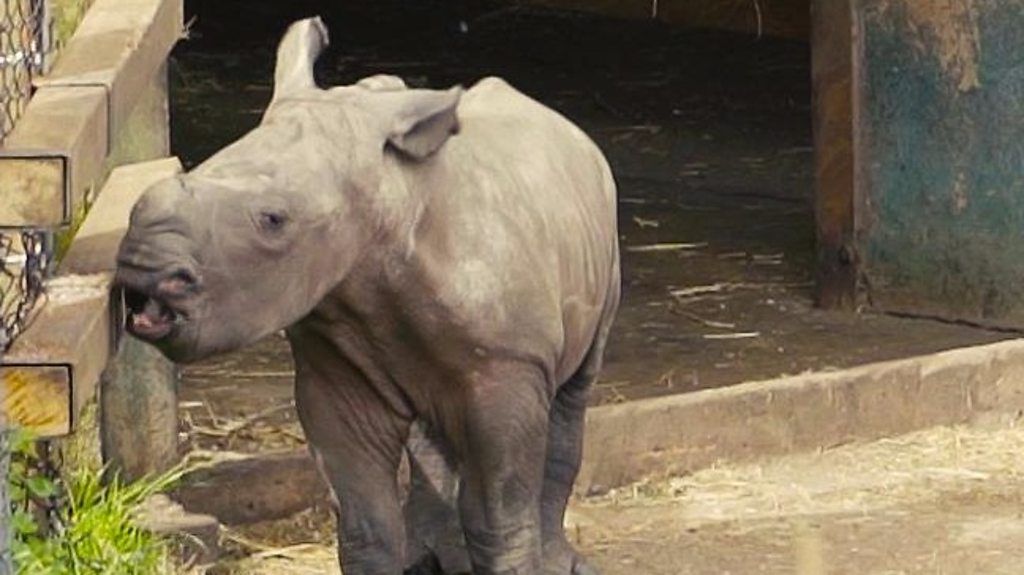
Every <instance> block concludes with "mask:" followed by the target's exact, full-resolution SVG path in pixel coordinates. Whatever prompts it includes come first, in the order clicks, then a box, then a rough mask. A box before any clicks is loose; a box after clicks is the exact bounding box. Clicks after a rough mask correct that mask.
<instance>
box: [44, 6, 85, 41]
mask: <svg viewBox="0 0 1024 575" xmlns="http://www.w3.org/2000/svg"><path fill="white" fill-rule="evenodd" d="M91 3H92V0H50V10H51V11H52V12H51V13H52V14H53V34H54V40H55V41H56V45H57V47H58V48H60V47H61V46H63V45H64V44H65V43H67V41H68V39H70V38H71V35H72V34H74V33H75V29H76V28H78V24H79V23H80V22H81V21H82V18H84V17H85V11H86V10H87V9H88V8H89V4H91Z"/></svg>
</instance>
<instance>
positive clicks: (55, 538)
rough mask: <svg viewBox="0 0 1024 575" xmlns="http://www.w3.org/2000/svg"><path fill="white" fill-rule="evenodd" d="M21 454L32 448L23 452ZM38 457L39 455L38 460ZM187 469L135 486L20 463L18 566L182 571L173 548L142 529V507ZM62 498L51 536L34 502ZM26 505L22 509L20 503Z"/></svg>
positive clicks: (81, 571)
mask: <svg viewBox="0 0 1024 575" xmlns="http://www.w3.org/2000/svg"><path fill="white" fill-rule="evenodd" d="M16 449H21V450H22V451H21V453H22V454H24V453H27V452H28V451H30V450H31V448H26V447H24V442H22V447H20V448H16ZM30 458H31V456H30ZM183 473H184V470H183V469H181V468H178V469H174V470H172V471H169V472H167V473H165V474H163V475H160V476H155V477H151V478H147V479H143V480H140V481H136V482H133V483H125V482H122V481H121V480H120V479H119V478H117V477H111V478H105V477H104V475H103V472H102V471H98V470H95V469H81V470H77V471H73V472H71V474H70V475H69V476H68V477H67V478H66V479H65V480H62V481H53V480H51V479H48V478H45V477H43V476H41V475H39V474H37V473H36V472H35V471H34V470H33V465H32V464H31V463H30V464H28V465H26V464H25V463H21V464H17V463H12V473H11V475H12V499H13V500H14V503H15V506H16V507H17V511H16V512H15V515H14V517H13V521H12V527H13V528H14V533H15V538H14V539H15V540H14V546H13V551H14V564H15V566H16V568H17V572H18V573H19V574H24V575H30V574H31V575H155V574H159V573H171V572H173V571H174V567H173V563H172V561H170V559H169V557H170V556H171V544H170V542H169V541H167V540H166V539H164V538H161V537H159V536H157V535H155V534H153V533H150V532H148V531H146V530H144V529H142V528H141V527H139V525H138V521H137V518H136V515H137V513H138V508H139V506H140V505H141V504H142V503H143V502H144V501H145V500H146V499H147V498H149V497H150V496H151V495H155V494H157V493H161V492H164V491H167V490H168V489H170V488H171V487H172V486H173V485H174V484H175V483H176V482H177V481H178V480H179V479H180V478H181V476H182V475H183ZM58 494H62V495H63V497H60V498H59V499H60V500H61V503H62V504H61V505H60V506H59V509H58V511H57V514H58V521H56V522H55V523H56V524H57V525H58V528H57V530H56V532H51V533H46V532H44V530H43V529H41V528H40V525H39V523H38V513H34V509H33V508H32V505H30V504H25V503H26V502H33V501H34V502H38V501H40V500H46V499H48V498H51V497H53V496H54V495H58ZM19 501H20V502H22V503H23V504H22V505H19V504H18V503H19Z"/></svg>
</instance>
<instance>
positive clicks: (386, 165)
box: [117, 19, 619, 575]
mask: <svg viewBox="0 0 1024 575" xmlns="http://www.w3.org/2000/svg"><path fill="white" fill-rule="evenodd" d="M326 43H327V34H326V31H325V30H324V27H323V24H322V23H321V22H320V20H319V19H308V20H303V21H300V22H297V23H295V24H293V25H292V27H291V28H290V29H289V31H288V33H287V34H286V36H285V38H284V39H283V40H282V43H281V45H280V47H279V49H278V59H277V68H276V72H275V88H274V96H273V101H272V102H271V104H270V106H269V107H268V109H267V111H266V114H265V116H264V118H263V121H262V122H261V124H260V125H259V126H258V127H257V128H255V129H254V130H252V131H251V132H249V133H248V134H246V135H245V136H244V137H242V138H241V139H240V140H238V141H237V142H235V143H233V144H231V145H230V146H228V147H227V148H225V149H224V150H222V151H220V152H219V153H217V154H216V155H215V156H213V157H212V158H210V159H209V160H208V161H206V162H205V163H203V164H202V165H201V166H199V167H197V168H196V169H195V170H193V171H192V172H190V173H188V174H186V175H183V176H181V177H177V178H174V179H171V180H167V181H164V182H162V183H159V184H158V185H156V186H154V187H153V188H152V189H151V190H148V191H147V192H146V194H145V195H144V196H143V198H142V199H141V200H140V201H139V203H138V205H137V206H136V207H135V209H134V211H133V213H132V218H131V225H130V228H129V230H128V233H127V235H126V237H125V239H124V242H123V244H122V246H121V251H120V254H119V260H118V261H119V268H118V276H117V278H118V283H119V285H120V286H121V287H123V288H124V290H125V298H126V302H127V304H128V308H129V309H128V312H129V313H128V324H129V325H128V328H129V330H130V331H131V332H132V333H134V334H135V335H136V336H137V337H141V338H143V339H146V340H148V341H151V342H153V343H154V344H155V345H157V346H158V347H159V348H160V349H161V350H162V351H163V352H164V353H165V354H166V355H167V356H169V357H170V358H172V359H175V360H178V361H183V362H187V361H192V360H197V359H200V358H203V357H206V356H209V355H210V354H214V353H218V352H224V351H228V350H233V349H237V348H239V347H241V346H244V345H246V344H249V343H251V342H253V341H255V340H257V339H259V338H261V337H263V336H265V335H267V334H270V333H273V332H275V331H276V330H280V329H287V333H288V338H289V341H290V343H291V347H292V351H293V354H294V358H295V364H296V372H297V374H296V406H297V408H298V412H299V416H300V418H301V421H302V425H303V427H304V429H305V432H306V435H307V437H308V440H309V443H310V446H311V450H312V452H313V455H314V458H315V459H316V461H317V462H318V464H319V465H320V468H321V470H322V472H323V474H324V476H325V478H326V480H327V481H328V482H329V483H330V485H331V487H332V488H333V493H334V495H335V499H336V501H335V503H336V505H337V513H338V526H339V542H340V549H341V551H340V555H341V560H342V565H343V568H344V571H345V573H346V575H361V574H374V575H394V574H397V573H402V572H403V571H404V572H406V573H434V572H441V569H442V568H443V569H444V570H445V572H455V571H458V570H464V571H465V570H469V569H470V565H471V568H472V572H473V573H478V574H491V573H495V574H497V573H510V574H511V573H517V574H536V573H550V574H556V573H557V574H569V573H577V574H584V573H595V571H594V570H593V569H592V568H591V567H589V566H588V565H587V564H586V563H585V562H584V561H583V560H582V558H580V557H579V556H578V555H577V554H576V553H575V551H574V550H573V548H572V547H571V546H570V544H569V543H568V541H567V540H566V538H565V535H564V533H563V529H562V522H563V515H564V511H565V506H566V501H567V498H568V497H569V494H570V490H571V488H572V484H573V481H574V480H575V477H576V473H577V469H578V467H579V462H580V452H581V444H582V439H583V419H584V409H585V406H586V398H587V393H588V389H589V388H590V386H591V384H592V383H593V381H594V379H595V377H596V376H597V374H598V370H599V367H600V364H601V356H602V352H603V350H604V346H605V340H606V338H607V336H608V330H609V327H610V325H611V322H612V318H613V315H614V314H615V311H616V308H617V306H618V300H619V263H618V246H617V239H616V236H617V232H616V219H615V185H614V182H613V180H612V176H611V173H610V171H609V169H608V165H607V163H606V162H605V160H604V158H603V156H602V155H601V153H600V151H599V150H598V148H597V147H596V146H595V145H594V144H593V143H592V142H591V140H589V139H588V138H587V137H586V136H585V135H584V134H583V133H582V132H581V131H580V130H579V129H577V128H576V127H575V126H573V125H572V124H570V123H569V122H568V121H567V120H565V119H564V118H562V117H561V116H559V115H558V114H556V113H555V112H553V111H551V110H550V109H548V108H545V107H544V106H542V105H540V104H538V103H537V102H535V101H533V100H531V99H529V98H527V97H526V96H524V95H522V94H520V93H519V92H517V91H516V90H514V89H513V88H511V87H510V86H509V85H507V84H506V83H504V82H503V81H501V80H498V79H493V78H492V79H486V80H483V81H481V82H480V83H478V84H476V85H475V86H473V87H472V88H471V89H469V90H466V91H463V90H461V89H459V88H455V89H452V90H448V91H430V90H410V89H406V87H405V86H404V85H403V84H402V83H401V81H400V80H398V79H397V78H394V77H389V76H375V77H372V78H368V79H365V80H363V81H361V82H359V83H358V84H356V85H353V86H343V87H337V88H333V89H330V90H322V89H320V88H318V87H316V85H315V84H314V81H313V76H312V65H313V61H314V60H315V59H316V57H317V55H318V54H319V53H320V51H321V50H322V48H323V47H324V46H325V45H326ZM406 466H408V468H409V469H410V471H411V479H409V480H407V481H403V480H402V479H401V477H402V473H401V472H400V469H403V468H405V467H406ZM456 470H457V471H456ZM456 477H457V479H456ZM463 536H464V537H463ZM467 552H468V553H467Z"/></svg>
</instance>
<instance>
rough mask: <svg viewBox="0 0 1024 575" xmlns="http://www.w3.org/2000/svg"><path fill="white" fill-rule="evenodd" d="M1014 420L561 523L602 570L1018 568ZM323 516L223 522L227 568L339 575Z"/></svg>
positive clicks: (747, 471)
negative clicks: (230, 552)
mask: <svg viewBox="0 0 1024 575" xmlns="http://www.w3.org/2000/svg"><path fill="white" fill-rule="evenodd" d="M1021 453H1024V429H1021V428H989V429H980V428H964V427H957V428H948V427H942V428H935V429H930V430H926V431H922V432H918V433H914V434H910V435H906V436H902V437H897V438H894V439H887V440H882V441H877V442H872V443H864V444H854V445H846V446H842V447H839V448H836V449H834V450H830V451H825V452H823V453H817V454H808V455H797V456H789V457H783V458H778V459H774V460H770V461H765V462H762V463H759V464H751V465H739V466H734V465H721V466H719V467H716V468H713V469H707V470H704V471H701V472H698V473H696V474H694V475H691V476H688V477H682V478H676V479H672V480H670V481H667V482H664V483H658V484H637V485H634V486H631V487H628V488H625V489H620V490H617V491H615V492H612V493H610V494H608V495H607V496H604V497H602V498H600V499H590V500H584V501H578V502H576V503H575V504H574V505H573V507H572V509H571V511H570V516H569V518H568V530H569V533H570V534H571V536H572V538H573V539H574V540H575V542H576V543H577V545H578V546H579V548H580V549H581V550H583V551H585V552H586V553H587V554H588V556H589V557H590V558H591V559H593V561H594V563H595V564H596V565H597V566H598V567H599V568H601V569H602V571H603V573H605V575H638V574H643V575H689V574H694V575H696V574H708V575H712V574H715V575H723V574H734V575H745V574H752V573H768V574H779V575H782V574H786V575H824V574H825V573H829V574H833V575H838V574H849V575H876V574H877V575H882V574H887V575H897V574H908V575H909V574H918V573H920V574H929V575H936V574H940V575H941V574H946V575H960V574H965V573H978V574H1007V575H1009V574H1017V573H1020V572H1021V568H1020V566H1021V565H1024V512H1022V510H1024V481H1022V479H1024V477H1022V476H1024V457H1021V455H1020V454H1021ZM329 525H330V524H329V518H328V517H327V515H326V514H325V513H322V512H319V513H318V512H307V513H303V514H301V515H300V516H297V517H296V518H295V519H293V520H291V521H284V522H275V523H271V524H264V525H255V526H250V527H246V528H244V529H239V530H235V531H232V532H231V534H230V535H229V541H231V542H232V543H231V544H232V545H234V546H235V548H236V549H239V550H245V551H247V552H248V553H251V555H250V556H249V557H247V558H245V559H240V560H237V561H226V562H224V563H222V564H221V565H220V566H218V568H217V569H218V571H220V572H224V573H247V574H266V575H270V574H282V575H290V574H292V573H328V574H329V573H339V570H338V567H337V566H336V564H335V563H336V560H335V555H334V549H333V547H332V545H331V544H330V540H331V532H330V528H329Z"/></svg>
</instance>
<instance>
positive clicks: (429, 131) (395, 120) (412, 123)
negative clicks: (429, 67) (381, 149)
mask: <svg viewBox="0 0 1024 575" xmlns="http://www.w3.org/2000/svg"><path fill="white" fill-rule="evenodd" d="M367 98H368V100H369V106H370V107H371V109H372V110H373V113H374V114H376V115H377V116H378V117H379V118H381V119H382V121H383V123H384V126H385V130H386V134H385V136H386V138H387V144H388V145H389V146H391V147H392V148H393V149H395V150H397V151H398V152H400V153H402V154H404V155H405V156H408V157H410V158H412V159H416V160H421V159H423V158H426V157H427V156H429V155H431V154H433V153H434V152H436V151H437V150H438V149H439V148H440V147H441V146H443V145H444V143H445V142H446V141H448V137H449V136H451V135H452V134H456V133H458V131H459V119H458V115H457V113H456V109H457V108H458V106H459V100H460V99H461V98H462V88H461V87H455V88H452V89H451V90H447V91H441V90H386V91H380V92H372V93H370V94H368V95H367Z"/></svg>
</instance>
